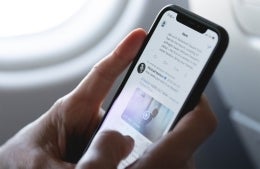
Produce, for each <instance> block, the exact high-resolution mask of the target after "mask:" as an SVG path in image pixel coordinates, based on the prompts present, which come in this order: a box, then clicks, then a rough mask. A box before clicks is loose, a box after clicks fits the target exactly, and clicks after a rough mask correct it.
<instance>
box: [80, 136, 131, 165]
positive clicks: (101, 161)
mask: <svg viewBox="0 0 260 169" xmlns="http://www.w3.org/2000/svg"><path fill="white" fill-rule="evenodd" d="M133 146H134V140H133V139H132V138H131V137H129V136H123V135H121V134H120V133H118V132H115V131H104V132H101V133H99V134H98V135H97V136H96V137H95V139H94V140H93V142H92V144H91V145H90V147H89V148H88V150H87V152H86V153H85V154H84V156H83V157H82V158H81V159H80V161H79V163H78V165H77V167H76V168H77V169H93V168H98V169H116V168H117V166H118V164H119V162H120V161H121V160H122V159H123V158H124V157H126V156H127V155H128V154H129V153H130V151H131V150H132V148H133Z"/></svg>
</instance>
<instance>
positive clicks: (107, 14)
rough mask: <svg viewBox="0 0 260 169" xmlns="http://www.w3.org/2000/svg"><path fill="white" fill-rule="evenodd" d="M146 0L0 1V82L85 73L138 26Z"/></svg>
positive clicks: (49, 80)
mask: <svg viewBox="0 0 260 169" xmlns="http://www.w3.org/2000/svg"><path fill="white" fill-rule="evenodd" d="M147 2H148V1H146V0H127V1H122V0H109V1H108V0H23V1H21V0H8V1H4V0H0V25H1V28H0V79H1V80H0V86H6V87H10V86H12V85H13V86H16V85H18V84H19V85H20V86H21V85H22V84H23V85H24V86H28V84H31V85H35V84H37V85H38V84H43V83H53V81H61V79H68V78H69V77H76V76H79V75H82V74H85V73H86V72H87V71H88V70H89V69H90V68H91V67H92V66H93V64H95V63H96V62H97V61H98V60H100V59H101V58H102V57H104V56H105V55H106V54H107V53H108V52H110V51H111V50H112V49H113V48H114V47H115V45H116V44H117V43H118V42H119V41H120V40H121V39H122V38H123V37H124V36H125V35H126V34H127V33H128V32H129V31H130V30H132V29H133V28H136V27H137V26H138V24H139V19H140V16H142V13H143V12H144V9H145V6H146V5H145V4H146V3H147ZM133 11H134V12H133ZM50 72H51V73H50ZM49 75H51V76H49ZM42 77H44V78H42Z"/></svg>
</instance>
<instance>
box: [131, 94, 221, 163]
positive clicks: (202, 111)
mask: <svg viewBox="0 0 260 169" xmlns="http://www.w3.org/2000/svg"><path fill="white" fill-rule="evenodd" d="M216 125H217V121H216V118H215V116H214V114H213V113H212V111H211V109H210V107H209V105H208V103H207V100H206V98H205V97H202V98H201V100H200V103H199V104H198V105H197V107H196V108H195V109H194V110H193V111H191V112H189V113H188V114H187V115H185V116H184V117H183V118H182V119H181V120H180V121H179V123H178V124H177V125H176V127H175V128H174V129H173V131H171V132H170V133H169V134H167V135H166V136H165V137H164V138H163V139H161V140H160V141H159V142H157V143H155V144H154V145H153V146H151V147H150V149H149V150H147V152H146V153H145V154H144V155H143V156H142V158H141V159H140V160H138V161H137V162H136V163H135V164H134V165H133V166H132V167H131V168H183V167H184V168H185V165H186V166H187V162H188V161H189V159H190V158H191V157H192V154H193V153H194V151H195V150H196V148H198V146H200V145H201V144H202V143H203V142H204V141H205V140H206V139H207V138H208V137H209V135H210V134H211V133H212V132H213V131H214V129H215V128H216Z"/></svg>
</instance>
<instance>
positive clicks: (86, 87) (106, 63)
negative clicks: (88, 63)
mask: <svg viewBox="0 0 260 169" xmlns="http://www.w3.org/2000/svg"><path fill="white" fill-rule="evenodd" d="M145 36H146V33H145V31H144V30H143V29H136V30H134V31H133V32H131V33H130V34H129V35H128V36H127V37H126V38H125V39H124V40H123V41H122V42H121V43H120V44H119V45H118V46H117V47H116V49H115V50H114V51H113V52H112V53H111V54H109V55H108V56H107V57H105V58H104V59H103V60H101V61H100V62H99V63H97V64H96V65H95V66H94V67H93V69H92V70H91V71H90V73H89V74H88V75H87V76H86V77H85V79H84V80H83V81H82V82H81V83H80V85H79V86H78V87H77V88H76V90H75V93H74V94H75V95H76V96H77V97H80V98H81V99H82V100H85V101H86V100H87V102H88V104H89V105H92V106H94V105H96V106H100V104H101V102H102V101H103V99H104V97H105V96H106V94H107V93H108V91H109V89H110V88H111V86H112V84H113V82H114V81H115V80H116V78H117V77H118V76H119V74H120V73H121V72H122V71H123V70H124V69H125V68H126V67H127V66H128V65H129V63H130V62H131V61H132V60H133V58H134V57H135V56H136V54H137V52H138V50H139V48H140V47H141V45H142V43H143V40H144V38H145Z"/></svg>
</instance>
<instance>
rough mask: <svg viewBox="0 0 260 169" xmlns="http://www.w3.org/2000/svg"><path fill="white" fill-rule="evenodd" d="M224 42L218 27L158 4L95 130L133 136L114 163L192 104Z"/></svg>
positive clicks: (134, 154)
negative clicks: (139, 47)
mask: <svg viewBox="0 0 260 169" xmlns="http://www.w3.org/2000/svg"><path fill="white" fill-rule="evenodd" d="M227 45H228V34H227V32H226V31H225V30H224V29H223V28H222V27H220V26H218V25H216V24H214V23H212V22H210V21H208V20H206V19H204V18H202V17H200V16H198V15H196V14H193V13H191V12H189V11H187V10H185V9H183V8H181V7H178V6H174V5H169V6H166V7H165V8H163V9H162V10H161V12H160V13H159V14H158V16H157V18H156V20H155V21H154V23H153V25H152V27H151V29H150V31H149V34H148V36H147V38H146V40H145V42H144V44H143V46H142V48H141V50H140V51H139V53H138V56H137V57H136V59H135V60H134V61H133V63H132V65H131V66H130V68H129V70H128V73H127V74H126V77H125V79H124V80H123V82H122V84H121V86H120V87H119V90H118V92H117V93H116V96H115V97H114V99H113V101H112V103H111V105H110V107H109V108H108V110H107V112H106V115H105V117H104V119H103V121H102V123H101V125H100V126H99V128H98V130H97V132H100V131H103V130H108V129H109V130H117V131H119V132H121V133H122V134H124V135H130V136H131V137H132V138H133V139H134V140H135V147H134V150H133V152H132V153H131V154H130V155H129V156H128V157H127V158H126V159H125V160H124V161H122V162H121V163H120V165H119V168H124V166H126V165H128V164H130V163H131V162H133V161H134V160H136V159H137V158H138V157H140V156H141V155H142V153H143V152H144V151H145V149H146V148H147V147H148V146H149V145H151V144H152V143H153V142H155V141H157V140H158V139H160V138H161V137H162V136H163V135H165V134H167V132H169V130H171V129H172V128H173V127H174V125H175V124H176V123H177V122H178V120H179V119H180V118H181V117H182V116H183V115H184V114H185V113H187V112H188V111H189V110H191V109H193V108H194V106H196V104H197V103H198V101H199V98H200V96H201V93H202V92H203V90H204V88H205V86H206V85H207V82H208V81H209V79H210V77H211V76H212V74H213V72H214V70H215V68H216V67H217V65H218V63H219V61H220V59H221V57H222V55H223V54H224V52H225V50H226V48H227Z"/></svg>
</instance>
